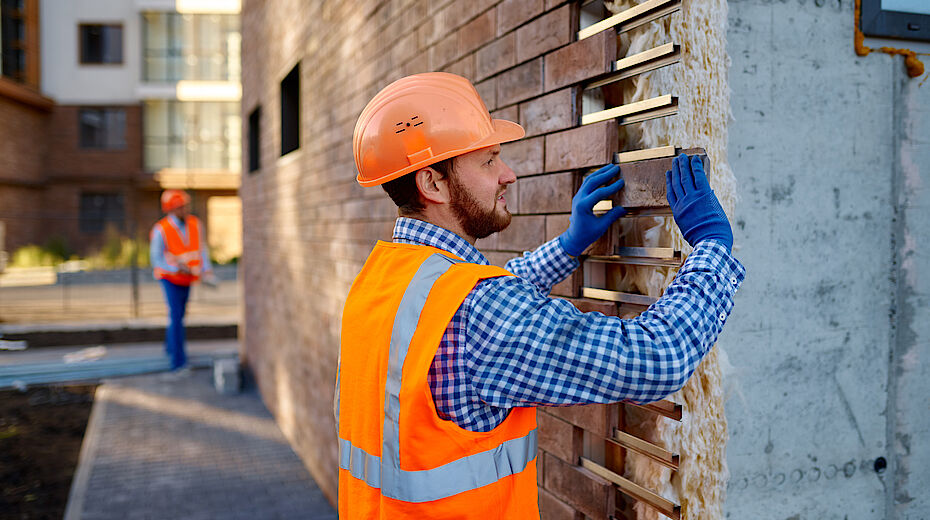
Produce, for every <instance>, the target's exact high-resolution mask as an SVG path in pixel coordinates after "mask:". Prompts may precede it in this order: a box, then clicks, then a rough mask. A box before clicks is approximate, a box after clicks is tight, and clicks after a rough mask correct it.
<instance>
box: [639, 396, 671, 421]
mask: <svg viewBox="0 0 930 520" xmlns="http://www.w3.org/2000/svg"><path fill="white" fill-rule="evenodd" d="M625 404H627V405H629V406H635V407H637V408H641V409H643V410H649V411H650V412H653V413H657V414H659V415H664V416H665V417H668V418H669V419H673V420H675V421H680V420H681V415H682V407H681V405H680V404H678V403H674V402H672V401H669V400H664V401H656V402H654V403H648V404H633V403H625Z"/></svg>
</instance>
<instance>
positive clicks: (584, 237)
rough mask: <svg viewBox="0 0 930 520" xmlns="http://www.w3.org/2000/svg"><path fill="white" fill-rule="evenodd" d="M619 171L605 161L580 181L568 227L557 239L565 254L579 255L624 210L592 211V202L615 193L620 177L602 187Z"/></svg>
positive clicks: (616, 167) (619, 185)
mask: <svg viewBox="0 0 930 520" xmlns="http://www.w3.org/2000/svg"><path fill="white" fill-rule="evenodd" d="M619 171H620V166H618V165H616V164H608V165H607V166H604V167H603V168H601V169H600V170H597V171H596V172H594V173H592V174H591V175H588V176H587V178H585V180H584V182H582V183H581V188H579V189H578V193H576V194H575V196H574V197H573V198H572V216H571V218H570V220H569V222H570V223H569V225H568V230H567V231H565V232H564V233H562V234H561V235H559V242H561V243H562V247H563V248H564V249H565V251H566V252H567V253H568V254H570V255H572V256H578V255H580V254H581V253H582V252H583V251H584V250H585V249H587V248H588V246H590V245H591V244H593V243H594V242H596V241H597V239H598V238H600V237H601V235H603V234H604V232H605V231H607V228H609V227H610V225H611V224H613V223H614V221H615V220H617V219H618V218H620V217H622V216H623V214H624V213H626V210H625V209H623V208H622V207H620V206H617V207H615V208H612V209H611V210H610V211H608V212H607V213H605V214H604V215H602V216H600V217H598V216H596V215H595V214H594V205H595V204H597V203H598V202H600V201H602V200H604V199H607V198H608V197H610V196H611V195H613V194H614V193H617V192H618V191H620V188H622V187H623V179H620V180H619V181H617V182H615V183H613V184H611V185H609V186H602V185H603V184H604V183H606V182H607V181H608V180H610V179H611V178H613V176H615V175H617V172H619Z"/></svg>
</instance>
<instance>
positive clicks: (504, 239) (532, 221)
mask: <svg viewBox="0 0 930 520" xmlns="http://www.w3.org/2000/svg"><path fill="white" fill-rule="evenodd" d="M545 230H546V218H545V217H543V216H541V215H540V216H536V215H532V216H523V215H514V217H513V220H511V221H510V226H508V227H507V229H505V230H503V231H501V232H500V233H498V237H497V247H498V249H500V250H503V251H514V252H518V251H532V250H533V249H536V248H537V247H539V246H540V244H542V243H543V236H544V234H545Z"/></svg>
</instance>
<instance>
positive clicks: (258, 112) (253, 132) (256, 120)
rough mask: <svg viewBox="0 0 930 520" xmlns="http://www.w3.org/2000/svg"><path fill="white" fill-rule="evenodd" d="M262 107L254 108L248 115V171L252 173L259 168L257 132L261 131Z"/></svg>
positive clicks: (259, 157)
mask: <svg viewBox="0 0 930 520" xmlns="http://www.w3.org/2000/svg"><path fill="white" fill-rule="evenodd" d="M261 117H262V107H255V110H253V111H252V113H251V114H249V171H250V172H254V171H256V170H258V169H259V168H260V167H261V156H260V155H259V154H260V151H259V146H258V144H259V132H260V130H261Z"/></svg>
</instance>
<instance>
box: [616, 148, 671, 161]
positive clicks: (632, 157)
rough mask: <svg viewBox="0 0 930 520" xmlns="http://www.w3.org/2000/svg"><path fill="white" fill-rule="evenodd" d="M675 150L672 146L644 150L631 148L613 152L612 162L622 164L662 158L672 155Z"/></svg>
mask: <svg viewBox="0 0 930 520" xmlns="http://www.w3.org/2000/svg"><path fill="white" fill-rule="evenodd" d="M676 152H677V150H676V148H675V147H674V146H660V147H658V148H646V149H644V150H631V151H629V152H614V163H615V164H624V163H631V162H636V161H645V160H648V159H662V158H663V157H674V156H675V154H676Z"/></svg>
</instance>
